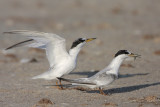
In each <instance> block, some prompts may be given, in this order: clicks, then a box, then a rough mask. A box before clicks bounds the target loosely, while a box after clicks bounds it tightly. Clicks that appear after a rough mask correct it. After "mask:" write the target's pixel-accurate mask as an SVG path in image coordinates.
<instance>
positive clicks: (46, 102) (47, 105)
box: [32, 98, 55, 107]
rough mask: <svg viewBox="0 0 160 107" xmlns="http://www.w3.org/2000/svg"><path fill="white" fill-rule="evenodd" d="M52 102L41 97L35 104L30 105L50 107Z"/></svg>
mask: <svg viewBox="0 0 160 107" xmlns="http://www.w3.org/2000/svg"><path fill="white" fill-rule="evenodd" d="M53 104H55V103H53V102H52V101H51V100H50V99H47V98H42V99H41V100H39V101H38V102H37V104H35V105H33V106H32V107H52V105H53Z"/></svg>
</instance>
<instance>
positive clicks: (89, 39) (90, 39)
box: [85, 38, 96, 42]
mask: <svg viewBox="0 0 160 107" xmlns="http://www.w3.org/2000/svg"><path fill="white" fill-rule="evenodd" d="M94 39H96V38H88V39H86V40H85V41H86V42H90V41H92V40H94Z"/></svg>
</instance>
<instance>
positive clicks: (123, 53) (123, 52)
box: [115, 50, 140, 59]
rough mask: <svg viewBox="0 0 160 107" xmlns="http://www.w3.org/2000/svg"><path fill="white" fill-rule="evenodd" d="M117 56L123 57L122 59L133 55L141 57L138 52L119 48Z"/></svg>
mask: <svg viewBox="0 0 160 107" xmlns="http://www.w3.org/2000/svg"><path fill="white" fill-rule="evenodd" d="M115 57H121V58H122V59H126V58H129V57H133V58H134V59H136V58H137V57H140V55H138V54H133V53H131V52H129V51H127V50H119V51H118V52H117V53H116V54H115Z"/></svg>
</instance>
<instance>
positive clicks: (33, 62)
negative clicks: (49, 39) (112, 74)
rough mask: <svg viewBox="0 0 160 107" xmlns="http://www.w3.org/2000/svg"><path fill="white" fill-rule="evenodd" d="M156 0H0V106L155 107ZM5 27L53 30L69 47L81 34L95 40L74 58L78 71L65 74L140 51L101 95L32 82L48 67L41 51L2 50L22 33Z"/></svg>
mask: <svg viewBox="0 0 160 107" xmlns="http://www.w3.org/2000/svg"><path fill="white" fill-rule="evenodd" d="M159 4H160V1H159V0H112V1H111V0H110V1H109V0H90V1H89V0H62V1H59V0H45V1H44V0H34V1H33V0H32V1H31V0H0V107H75V106H76V107H83V106H84V107H101V106H102V107H105V106H107V107H108V106H109V107H159V106H160V6H159ZM10 30H32V31H41V32H50V33H55V34H57V35H60V36H61V37H64V38H65V39H66V45H67V50H69V49H70V47H71V45H72V42H73V41H74V40H75V39H77V38H80V37H86V38H91V37H96V38H97V39H96V40H94V41H92V42H90V43H88V44H86V45H85V46H84V47H83V49H82V50H81V52H80V53H79V56H78V60H77V61H78V62H77V67H76V69H75V70H74V71H73V72H71V74H69V75H66V76H64V78H70V79H73V78H81V77H89V76H92V75H94V74H95V73H96V72H98V71H99V70H101V69H103V68H104V67H106V66H107V65H108V64H109V63H110V61H111V60H112V59H113V57H114V54H115V53H116V52H117V51H118V50H121V49H126V50H129V51H131V52H133V53H137V54H140V55H141V56H142V57H141V58H139V59H137V60H135V61H125V62H124V63H123V65H122V66H121V68H120V74H119V79H117V80H116V81H115V82H113V83H112V84H111V85H108V87H107V88H105V90H104V92H105V93H106V94H107V93H108V94H109V95H107V96H104V95H101V94H99V91H98V90H96V89H95V90H90V89H85V90H83V89H81V87H74V88H72V87H69V86H68V84H69V83H67V82H62V83H63V84H64V86H65V87H68V88H67V89H66V90H59V89H57V88H56V86H55V84H56V83H55V81H46V80H32V79H31V78H32V77H33V76H36V75H39V74H41V73H43V72H45V71H47V70H48V68H49V63H48V61H47V58H46V55H45V51H43V50H39V49H33V48H25V47H19V48H14V49H12V50H9V51H4V49H5V48H7V47H9V46H11V45H13V44H15V43H17V42H21V41H23V40H26V38H24V37H22V36H21V35H9V34H6V35H4V34H3V32H5V31H10Z"/></svg>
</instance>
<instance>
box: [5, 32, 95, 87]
mask: <svg viewBox="0 0 160 107" xmlns="http://www.w3.org/2000/svg"><path fill="white" fill-rule="evenodd" d="M4 33H5V34H18V35H23V36H25V37H27V38H29V39H28V40H26V41H22V42H20V43H17V44H15V45H12V46H10V47H8V48H6V50H8V49H11V48H14V47H19V46H27V47H33V48H40V49H45V50H46V56H47V59H48V61H49V64H50V68H49V70H48V71H47V72H44V73H42V74H40V75H38V76H35V77H33V78H32V79H45V80H53V79H57V78H60V77H62V76H64V75H66V74H69V73H70V72H71V71H73V70H74V69H75V67H76V63H77V55H78V53H79V51H80V50H81V48H82V47H83V46H84V44H86V43H87V42H89V41H92V40H94V39H95V38H89V39H86V38H79V39H77V40H75V41H74V42H73V44H72V46H71V49H70V50H69V52H67V50H66V42H65V39H64V38H62V37H60V36H58V35H56V34H52V33H44V32H37V31H26V30H14V31H10V32H4ZM26 43H28V44H26ZM56 84H57V82H56ZM60 85H61V81H60ZM61 88H63V87H62V85H61Z"/></svg>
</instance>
